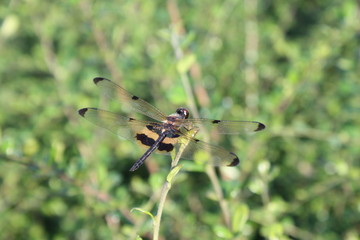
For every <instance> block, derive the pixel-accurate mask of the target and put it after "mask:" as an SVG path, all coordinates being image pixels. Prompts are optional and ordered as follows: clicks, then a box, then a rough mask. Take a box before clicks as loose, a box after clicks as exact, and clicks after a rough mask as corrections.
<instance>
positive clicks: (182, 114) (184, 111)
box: [176, 107, 190, 119]
mask: <svg viewBox="0 0 360 240" xmlns="http://www.w3.org/2000/svg"><path fill="white" fill-rule="evenodd" d="M176 115H177V116H178V117H179V118H180V119H187V118H188V117H189V115H190V113H189V110H187V109H186V108H183V107H181V108H178V109H176Z"/></svg>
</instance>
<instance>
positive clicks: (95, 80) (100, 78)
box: [93, 77, 110, 84]
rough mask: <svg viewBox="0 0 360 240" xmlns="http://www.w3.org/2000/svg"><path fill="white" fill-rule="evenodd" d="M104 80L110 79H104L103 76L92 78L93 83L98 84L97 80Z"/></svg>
mask: <svg viewBox="0 0 360 240" xmlns="http://www.w3.org/2000/svg"><path fill="white" fill-rule="evenodd" d="M104 80H106V81H110V80H109V79H106V78H103V77H96V78H94V79H93V81H94V83H95V84H98V82H101V81H104Z"/></svg>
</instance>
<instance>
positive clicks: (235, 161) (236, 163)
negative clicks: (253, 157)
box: [228, 152, 240, 167]
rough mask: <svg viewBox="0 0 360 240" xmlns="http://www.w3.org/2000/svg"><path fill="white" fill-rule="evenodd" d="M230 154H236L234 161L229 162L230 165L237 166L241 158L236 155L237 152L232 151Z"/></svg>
mask: <svg viewBox="0 0 360 240" xmlns="http://www.w3.org/2000/svg"><path fill="white" fill-rule="evenodd" d="M230 154H232V155H234V156H235V158H234V159H233V160H232V162H231V163H230V164H228V166H229V167H235V166H237V165H239V163H240V160H239V158H238V156H236V154H235V153H233V152H230Z"/></svg>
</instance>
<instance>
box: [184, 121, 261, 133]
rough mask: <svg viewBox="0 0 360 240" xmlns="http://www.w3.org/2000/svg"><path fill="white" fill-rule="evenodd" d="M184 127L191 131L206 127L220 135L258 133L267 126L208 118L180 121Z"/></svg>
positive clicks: (251, 122)
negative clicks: (195, 127)
mask: <svg viewBox="0 0 360 240" xmlns="http://www.w3.org/2000/svg"><path fill="white" fill-rule="evenodd" d="M178 121H179V122H180V123H179V124H181V125H182V126H184V127H185V128H188V129H191V128H193V127H194V126H197V127H199V126H204V127H205V128H206V129H212V130H216V131H217V132H218V133H220V134H240V133H244V132H258V131H261V130H263V129H265V125H264V124H262V123H260V122H256V121H226V120H224V121H223V120H212V119H206V118H193V119H179V120H178Z"/></svg>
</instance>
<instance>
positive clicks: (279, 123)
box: [0, 0, 360, 240]
mask: <svg viewBox="0 0 360 240" xmlns="http://www.w3.org/2000/svg"><path fill="white" fill-rule="evenodd" d="M359 11H360V6H359V3H358V1H355V0H342V1H339V0H328V1H320V0H318V1H316V0H315V1H284V0H278V1H253V0H244V1H237V0H229V1H174V0H169V1H91V0H82V1H76V0H73V1H40V0H28V1H3V2H2V3H1V5H0V22H1V24H0V25H1V28H0V51H1V57H0V74H1V78H0V84H1V85H0V86H1V87H0V111H1V114H0V160H1V161H0V166H1V167H0V194H1V198H0V238H1V239H134V238H135V237H136V236H137V235H140V236H142V237H143V238H144V239H149V238H151V232H152V225H151V221H150V219H149V218H148V216H146V215H143V214H141V213H139V212H130V210H131V209H132V208H134V207H141V208H143V209H145V210H149V211H150V212H153V213H155V210H156V204H157V201H158V197H159V193H160V189H161V185H162V183H163V181H164V180H165V177H166V174H167V172H168V170H169V167H170V163H169V158H168V157H164V156H152V157H151V158H150V159H149V160H148V161H147V165H146V167H142V168H141V169H140V170H139V171H137V172H135V173H129V172H128V169H129V168H130V167H131V165H132V164H133V163H134V161H135V160H136V159H137V158H138V157H140V155H141V154H142V152H143V150H142V149H139V148H138V147H137V146H135V145H133V144H131V143H128V142H126V141H118V140H117V138H116V137H115V136H113V135H111V134H109V133H108V132H106V131H103V130H102V129H99V128H97V127H95V126H93V125H91V124H89V123H88V122H86V121H85V120H83V119H81V118H80V117H79V116H78V114H77V109H79V108H82V107H87V106H93V107H97V106H99V92H98V89H97V88H96V86H95V85H94V84H93V83H92V81H91V79H92V78H93V77H96V76H103V77H108V78H110V79H113V80H114V81H116V82H117V83H119V84H121V85H122V86H124V87H125V88H126V89H128V90H129V91H130V92H133V93H136V94H137V95H139V96H141V97H143V98H144V99H146V100H148V101H149V102H151V103H152V104H154V105H156V106H158V107H159V108H160V109H162V110H163V111H164V112H167V113H171V112H172V111H173V110H174V109H175V108H176V107H178V106H189V105H190V106H191V104H192V101H191V96H190V95H189V91H187V90H186V88H184V80H186V79H188V80H189V81H190V86H191V89H192V91H193V92H194V94H195V100H196V108H197V109H198V110H199V111H200V115H201V116H202V117H208V118H216V119H229V120H237V119H238V120H258V121H261V122H264V123H265V124H266V125H267V129H266V131H264V132H261V133H258V134H256V135H253V136H252V135H251V136H231V137H229V138H226V141H220V142H219V144H221V145H222V146H224V147H225V148H227V149H231V150H232V151H235V152H236V153H238V154H239V155H240V156H241V158H242V162H241V165H240V167H237V168H231V169H228V168H226V169H225V168H222V169H220V171H219V172H218V173H219V174H218V176H219V180H220V183H221V187H222V189H223V192H224V197H225V199H226V201H227V203H228V210H229V212H230V213H231V221H232V225H231V226H229V225H226V223H225V221H224V216H223V213H222V211H221V210H220V206H219V202H218V201H217V200H216V196H215V194H214V187H213V185H212V184H211V181H210V180H209V178H208V176H207V174H206V173H204V172H203V171H202V170H201V167H197V166H196V165H195V164H194V163H193V164H191V163H189V164H188V165H187V166H188V168H187V169H188V170H186V169H185V170H184V171H183V172H182V173H181V174H180V176H178V177H177V179H176V181H175V184H174V186H173V189H172V190H171V191H170V195H169V196H168V200H167V202H166V206H165V212H164V217H163V221H162V225H161V235H162V236H163V239H349V240H350V239H358V238H359V234H360V231H359V225H360V184H359V177H360V166H359V160H360V158H359V156H360V147H359V146H360V131H359V130H360V128H359V125H360V116H359V115H360V94H359V92H360V81H359V69H360V65H359V58H360V49H359V43H360V37H359V36H360V24H359V22H360V21H359V20H360V18H359V16H360V15H359V14H360V12H359ZM181 54H182V55H183V56H182V55H181ZM192 110H194V109H192ZM217 140H218V139H215V138H214V139H212V141H213V142H216V141H217ZM199 169H200V170H199Z"/></svg>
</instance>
